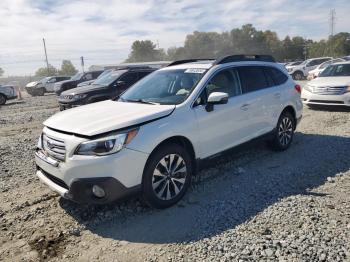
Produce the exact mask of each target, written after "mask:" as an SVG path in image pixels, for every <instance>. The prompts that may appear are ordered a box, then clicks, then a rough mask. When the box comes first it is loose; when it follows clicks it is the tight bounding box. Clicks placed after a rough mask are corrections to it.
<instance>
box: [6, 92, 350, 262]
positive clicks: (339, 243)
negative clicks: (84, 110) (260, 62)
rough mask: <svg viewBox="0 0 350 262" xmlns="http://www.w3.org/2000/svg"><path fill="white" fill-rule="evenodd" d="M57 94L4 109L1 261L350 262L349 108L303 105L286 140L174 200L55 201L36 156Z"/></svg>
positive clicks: (248, 150)
mask: <svg viewBox="0 0 350 262" xmlns="http://www.w3.org/2000/svg"><path fill="white" fill-rule="evenodd" d="M57 111H58V110H57V102H56V100H55V97H54V96H53V95H46V96H44V97H28V96H26V97H25V99H24V101H23V102H20V101H10V102H9V103H8V104H7V105H5V106H2V107H0V261H46V260H49V261H257V260H264V261H350V196H349V194H350V170H349V168H350V151H349V148H350V114H349V111H347V110H342V109H339V108H337V109H333V110H330V109H329V108H322V109H317V110H310V109H307V108H305V110H304V114H303V115H304V116H303V120H302V122H301V124H300V125H299V126H298V129H297V133H296V135H295V140H294V142H293V145H292V147H291V148H290V149H289V150H287V151H285V152H282V153H276V152H272V151H270V150H269V149H268V148H267V147H266V146H265V144H264V143H260V144H254V145H248V146H245V147H243V148H241V149H240V150H237V152H236V153H234V154H231V155H229V156H225V157H224V158H221V159H220V160H218V161H217V162H216V163H214V164H213V165H212V166H211V167H208V168H207V169H205V170H203V171H201V172H200V177H199V178H198V179H197V180H196V181H195V183H193V186H192V188H191V189H190V191H189V192H188V193H187V194H186V196H185V198H184V200H183V201H181V202H180V203H179V204H178V205H176V206H174V207H172V208H169V209H166V210H154V209H151V208H148V207H146V206H144V205H143V204H142V202H140V201H139V200H138V199H137V198H135V199H130V200H128V201H126V202H123V203H115V204H111V205H107V206H98V207H94V206H79V205H76V204H74V203H71V202H69V201H66V200H64V199H61V198H60V197H59V196H57V195H56V194H55V193H54V192H52V191H50V190H49V189H48V188H47V187H46V186H44V185H42V184H41V183H40V182H39V181H38V179H37V178H36V177H35V165H34V161H33V152H34V149H35V145H36V142H37V138H38V137H39V135H40V132H41V129H42V122H43V121H44V120H45V119H46V118H48V117H49V116H51V115H52V114H54V113H56V112H57Z"/></svg>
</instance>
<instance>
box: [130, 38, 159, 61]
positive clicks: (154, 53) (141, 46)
mask: <svg viewBox="0 0 350 262" xmlns="http://www.w3.org/2000/svg"><path fill="white" fill-rule="evenodd" d="M165 57H166V55H165V52H164V50H163V49H156V45H155V44H154V43H153V42H152V41H150V40H141V41H139V40H138V41H135V42H134V43H133V44H132V46H131V53H130V54H129V57H128V59H127V60H126V61H125V62H128V63H132V62H151V61H159V60H163V59H164V58H165Z"/></svg>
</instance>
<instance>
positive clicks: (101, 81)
mask: <svg viewBox="0 0 350 262" xmlns="http://www.w3.org/2000/svg"><path fill="white" fill-rule="evenodd" d="M125 72H126V70H118V71H113V72H110V73H109V74H106V75H104V76H102V77H101V78H98V79H96V80H95V81H94V83H93V84H94V85H106V86H108V85H110V84H112V83H113V82H114V81H115V80H117V79H118V78H119V77H120V76H121V75H122V74H123V73H125Z"/></svg>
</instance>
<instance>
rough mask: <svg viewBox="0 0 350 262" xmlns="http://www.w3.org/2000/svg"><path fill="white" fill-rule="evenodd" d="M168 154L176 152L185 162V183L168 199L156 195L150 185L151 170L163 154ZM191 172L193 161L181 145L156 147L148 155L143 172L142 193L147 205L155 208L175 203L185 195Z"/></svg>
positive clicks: (152, 170)
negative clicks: (177, 192)
mask: <svg viewBox="0 0 350 262" xmlns="http://www.w3.org/2000/svg"><path fill="white" fill-rule="evenodd" d="M169 154H178V155H180V156H181V157H182V158H183V160H184V161H185V163H186V168H187V176H186V181H185V184H184V186H183V188H182V191H181V192H180V193H179V195H177V196H176V197H174V198H173V199H170V200H161V199H159V198H158V197H157V196H156V194H155V193H154V191H153V187H152V178H153V172H154V169H155V168H156V166H157V164H158V163H159V161H160V160H161V159H162V158H163V157H164V156H166V155H169ZM192 173H193V163H192V160H191V157H190V154H189V153H188V152H187V151H186V150H185V149H184V148H183V147H181V146H179V145H177V144H173V143H171V144H166V145H164V146H161V147H160V148H159V149H156V151H155V152H153V153H152V154H151V155H150V157H149V159H148V161H147V164H146V166H145V169H144V172H143V178H142V194H143V198H144V200H145V201H146V202H147V204H148V205H150V206H152V207H155V208H167V207H170V206H172V205H174V204H176V203H177V202H178V201H179V200H181V198H182V197H183V196H184V195H185V193H186V191H187V189H188V187H189V185H190V183H191V178H192Z"/></svg>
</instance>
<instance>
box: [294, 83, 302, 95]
mask: <svg viewBox="0 0 350 262" xmlns="http://www.w3.org/2000/svg"><path fill="white" fill-rule="evenodd" d="M294 88H295V90H296V91H297V92H298V93H299V94H300V93H301V86H300V85H295V86H294Z"/></svg>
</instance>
